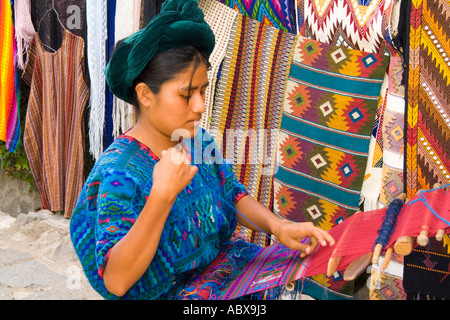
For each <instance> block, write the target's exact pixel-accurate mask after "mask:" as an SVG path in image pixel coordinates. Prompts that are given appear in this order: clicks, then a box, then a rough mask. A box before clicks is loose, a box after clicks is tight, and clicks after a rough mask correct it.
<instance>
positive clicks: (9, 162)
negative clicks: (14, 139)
mask: <svg viewBox="0 0 450 320" xmlns="http://www.w3.org/2000/svg"><path fill="white" fill-rule="evenodd" d="M0 169H1V170H2V171H3V173H4V174H5V175H6V176H9V177H11V178H14V179H19V180H22V181H26V182H27V183H28V186H27V192H31V191H34V190H37V187H36V184H35V182H34V178H33V174H32V173H31V170H30V166H29V164H28V158H27V155H26V153H25V150H24V148H23V145H20V146H19V147H18V148H17V151H16V152H15V153H12V152H9V151H8V150H7V149H6V145H5V143H4V142H0ZM0 178H1V174H0Z"/></svg>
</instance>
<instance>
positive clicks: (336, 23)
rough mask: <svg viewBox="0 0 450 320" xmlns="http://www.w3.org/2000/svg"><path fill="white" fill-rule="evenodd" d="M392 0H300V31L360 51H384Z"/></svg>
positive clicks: (311, 36)
mask: <svg viewBox="0 0 450 320" xmlns="http://www.w3.org/2000/svg"><path fill="white" fill-rule="evenodd" d="M391 6H392V1H391V0H372V1H370V0H300V2H299V6H298V15H299V18H298V24H299V26H298V30H299V34H300V35H303V36H305V37H308V38H311V39H315V40H318V41H321V42H325V43H329V44H335V45H338V46H341V45H345V46H348V47H351V48H353V49H358V50H361V51H367V52H374V53H384V52H385V51H386V50H388V49H387V47H386V41H385V38H386V35H387V33H388V27H389V22H390V14H391Z"/></svg>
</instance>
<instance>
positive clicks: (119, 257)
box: [70, 0, 334, 299]
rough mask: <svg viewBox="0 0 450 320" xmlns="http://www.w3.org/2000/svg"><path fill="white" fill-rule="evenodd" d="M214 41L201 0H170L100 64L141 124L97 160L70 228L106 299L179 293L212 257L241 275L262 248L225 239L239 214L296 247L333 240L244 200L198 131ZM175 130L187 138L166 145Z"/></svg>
mask: <svg viewBox="0 0 450 320" xmlns="http://www.w3.org/2000/svg"><path fill="white" fill-rule="evenodd" d="M214 45H215V39H214V34H213V32H212V30H211V29H210V27H209V26H208V24H207V23H206V22H205V21H204V17H203V12H202V11H201V10H200V9H199V8H198V5H197V1H192V0H191V1H186V0H167V1H166V2H165V4H164V5H163V8H162V11H161V13H160V14H159V15H158V16H157V17H155V18H154V19H153V20H152V21H151V22H150V23H149V24H148V26H147V27H146V28H145V29H143V30H141V31H139V32H137V33H136V34H134V35H132V36H130V37H129V38H127V39H125V40H124V41H123V42H122V43H120V45H119V46H118V47H117V49H116V50H115V52H114V55H113V57H112V59H111V61H110V62H109V64H108V66H107V69H106V78H107V81H108V84H109V87H110V89H111V91H112V92H113V93H114V94H115V95H116V96H118V97H119V98H121V99H123V100H124V101H127V102H129V103H132V104H133V105H134V106H135V107H136V111H137V119H138V120H137V123H136V125H135V126H134V127H133V128H132V129H131V130H129V131H128V132H127V133H126V134H124V135H122V136H121V137H119V138H118V139H117V140H116V141H115V142H114V143H113V144H112V145H111V146H110V147H109V148H108V149H107V150H106V151H105V152H104V153H103V155H102V156H101V157H100V159H99V160H98V162H97V163H96V164H95V166H94V168H93V169H92V171H91V173H90V175H89V177H88V179H87V181H86V183H85V185H84V188H83V190H82V192H81V195H80V197H79V200H78V203H77V206H76V209H75V210H74V213H73V216H72V220H71V227H70V230H71V237H72V241H73V243H74V247H75V250H76V252H77V254H78V256H79V258H80V261H81V263H82V265H83V268H84V272H85V274H86V276H87V278H88V280H89V281H90V283H91V285H92V286H93V287H94V288H95V289H96V290H97V291H98V292H99V293H100V294H101V295H102V296H103V297H105V298H107V299H118V298H122V299H183V292H184V291H183V289H184V288H185V286H186V284H187V283H188V282H189V280H190V279H191V278H193V277H195V276H196V275H199V274H200V273H201V271H202V270H203V269H204V268H205V267H206V266H207V265H208V264H210V263H211V262H212V261H213V260H214V259H215V258H216V257H217V256H218V255H219V253H224V252H225V253H226V254H227V255H229V256H232V257H233V258H232V259H233V265H234V266H235V269H236V270H237V271H236V272H238V271H239V270H238V268H239V266H243V265H244V264H245V263H247V262H248V261H249V260H251V259H252V257H253V256H254V254H255V252H257V251H258V247H257V246H256V245H254V244H249V243H247V242H245V241H243V240H235V239H232V234H233V232H234V231H235V228H236V225H237V222H239V223H240V224H242V225H243V226H246V227H248V228H250V229H253V230H263V231H264V232H265V233H267V234H273V235H274V236H276V238H277V239H278V240H279V242H281V243H282V244H284V245H285V246H287V247H289V248H291V249H294V250H299V251H302V255H308V254H310V253H311V252H312V251H313V250H314V249H315V248H316V246H317V245H318V244H320V245H323V246H324V245H332V244H333V243H334V240H333V239H332V238H331V237H330V236H329V234H328V233H327V232H325V231H323V230H321V229H319V228H316V227H314V226H313V225H312V224H311V223H295V224H294V223H291V222H287V221H284V220H282V219H280V218H278V217H276V216H275V215H274V214H273V213H272V212H270V211H269V210H268V209H266V208H264V207H263V206H262V205H261V204H259V203H258V202H257V201H256V200H254V199H252V198H251V197H250V196H249V195H248V193H247V191H246V189H245V187H244V186H243V185H242V184H241V183H240V182H239V181H238V180H237V178H236V177H235V175H234V174H233V172H232V169H231V166H230V165H229V164H227V163H226V162H225V161H223V159H222V158H221V155H220V152H219V150H218V148H217V145H215V143H214V141H213V139H212V138H211V136H210V135H209V134H208V133H207V132H206V131H205V130H203V129H202V128H200V127H199V121H200V119H201V116H202V113H203V112H204V111H205V103H204V93H205V90H206V88H207V86H208V77H207V70H208V65H209V63H208V57H209V55H210V54H211V52H212V51H213V49H214ZM180 130H181V131H182V132H184V133H185V134H187V135H188V136H189V137H192V138H191V139H187V138H186V137H185V138H184V140H183V141H182V142H179V141H174V139H173V138H172V136H173V134H174V132H177V131H180ZM180 147H181V148H180ZM199 154H200V155H201V157H202V158H201V163H200V164H199V163H198V161H193V159H194V158H196V157H197V158H196V159H198V155H199ZM194 162H195V164H194ZM230 204H231V206H230ZM232 206H235V207H234V208H233V207H232ZM234 209H235V210H234ZM236 212H238V213H236ZM305 237H309V238H310V239H311V240H312V241H311V242H310V244H302V243H301V241H300V240H301V239H303V238H305ZM216 276H217V277H224V276H223V275H221V274H220V273H217V275H216ZM224 279H225V278H223V279H222V280H224ZM224 281H225V280H224ZM216 282H217V281H216ZM184 293H185V292H184ZM198 298H201V296H200V297H198Z"/></svg>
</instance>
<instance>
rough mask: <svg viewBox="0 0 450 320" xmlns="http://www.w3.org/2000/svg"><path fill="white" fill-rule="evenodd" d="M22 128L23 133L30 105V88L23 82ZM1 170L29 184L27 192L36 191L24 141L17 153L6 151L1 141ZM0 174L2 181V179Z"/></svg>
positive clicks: (21, 95) (21, 103) (21, 98)
mask: <svg viewBox="0 0 450 320" xmlns="http://www.w3.org/2000/svg"><path fill="white" fill-rule="evenodd" d="M20 93H21V94H20V128H21V131H22V133H23V128H24V127H25V114H26V110H27V105H28V97H29V88H28V86H27V85H26V84H25V83H23V82H21V84H20ZM0 170H2V171H3V174H4V175H6V176H8V177H11V178H13V179H19V180H22V181H25V182H27V183H28V186H27V191H28V192H31V191H36V190H37V187H36V183H35V182H34V178H33V174H32V172H31V169H30V165H29V163H28V158H27V155H26V153H25V149H24V147H23V143H22V139H20V141H19V145H18V147H17V150H16V152H14V153H13V152H10V151H8V150H7V149H6V144H5V143H4V142H3V141H0ZM1 178H2V177H1V174H0V179H1Z"/></svg>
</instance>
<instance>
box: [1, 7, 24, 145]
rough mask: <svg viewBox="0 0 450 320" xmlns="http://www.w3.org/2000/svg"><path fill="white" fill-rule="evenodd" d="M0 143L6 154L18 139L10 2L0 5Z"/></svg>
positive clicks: (17, 99) (17, 101)
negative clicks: (2, 142)
mask: <svg viewBox="0 0 450 320" xmlns="http://www.w3.org/2000/svg"><path fill="white" fill-rule="evenodd" d="M0 5H1V7H0V47H1V48H2V49H1V50H0V140H2V141H4V142H6V149H7V150H9V151H10V152H15V151H16V150H17V145H18V143H19V138H20V122H19V99H20V97H19V96H20V94H19V78H18V73H17V72H16V65H17V62H16V58H17V44H16V40H15V29H14V21H13V17H14V13H13V8H14V1H10V0H1V2H0Z"/></svg>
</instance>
